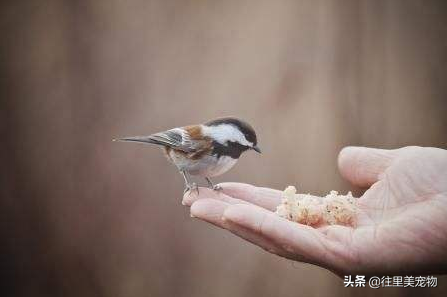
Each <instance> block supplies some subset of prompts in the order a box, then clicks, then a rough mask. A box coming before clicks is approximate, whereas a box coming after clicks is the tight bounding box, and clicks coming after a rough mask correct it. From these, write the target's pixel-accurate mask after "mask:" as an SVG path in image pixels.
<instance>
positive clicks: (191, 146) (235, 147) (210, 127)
mask: <svg viewBox="0 0 447 297" xmlns="http://www.w3.org/2000/svg"><path fill="white" fill-rule="evenodd" d="M115 140H116V141H134V142H139V143H150V144H156V145H160V146H161V147H162V149H163V151H164V153H165V155H166V157H167V159H168V160H169V161H170V162H172V163H173V164H174V165H175V166H177V168H178V170H179V171H180V173H181V174H182V175H183V178H184V180H185V191H184V192H185V193H186V192H187V191H189V190H192V189H196V190H197V191H198V187H197V184H195V183H190V179H189V177H190V175H196V176H201V177H204V178H205V179H206V181H207V182H208V185H209V186H210V187H211V188H212V189H214V190H220V187H219V186H217V185H214V184H213V182H212V181H211V177H215V176H218V175H221V174H223V173H225V172H227V171H228V170H230V168H232V167H233V166H234V165H235V164H236V162H237V160H238V159H239V157H240V156H241V154H242V153H243V152H245V151H247V150H254V151H256V152H258V153H261V150H260V149H259V147H258V146H257V144H258V142H257V138H256V132H255V130H254V129H253V128H252V127H251V126H250V125H249V124H248V123H246V122H244V121H242V120H240V119H237V118H234V117H225V118H219V119H215V120H212V121H209V122H206V123H204V124H199V125H190V126H184V127H179V128H173V129H170V130H167V131H163V132H159V133H155V134H152V135H149V136H133V137H124V138H120V139H114V141H115Z"/></svg>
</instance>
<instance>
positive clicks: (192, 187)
mask: <svg viewBox="0 0 447 297" xmlns="http://www.w3.org/2000/svg"><path fill="white" fill-rule="evenodd" d="M193 190H197V195H199V186H198V185H197V184H196V183H192V184H187V185H186V186H185V190H183V194H186V193H187V192H192V191H193Z"/></svg>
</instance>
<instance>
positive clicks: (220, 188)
mask: <svg viewBox="0 0 447 297" xmlns="http://www.w3.org/2000/svg"><path fill="white" fill-rule="evenodd" d="M213 190H214V191H222V187H221V186H219V185H214V186H213Z"/></svg>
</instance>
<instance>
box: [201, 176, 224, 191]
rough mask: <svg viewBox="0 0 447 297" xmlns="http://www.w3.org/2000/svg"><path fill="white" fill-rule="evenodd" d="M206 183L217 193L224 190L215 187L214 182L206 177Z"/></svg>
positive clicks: (217, 186)
mask: <svg viewBox="0 0 447 297" xmlns="http://www.w3.org/2000/svg"><path fill="white" fill-rule="evenodd" d="M205 179H206V181H207V182H208V185H209V186H210V188H211V189H213V190H215V191H220V190H222V187H221V186H219V185H215V184H213V182H212V181H211V179H210V178H209V177H205Z"/></svg>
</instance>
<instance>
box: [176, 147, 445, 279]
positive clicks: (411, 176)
mask: <svg viewBox="0 0 447 297" xmlns="http://www.w3.org/2000/svg"><path fill="white" fill-rule="evenodd" d="M339 168H340V172H341V174H342V175H343V176H344V177H345V178H346V179H347V180H349V181H350V182H351V183H353V184H354V185H357V186H361V187H370V188H369V189H368V190H367V191H366V192H365V193H364V195H363V196H362V197H360V198H359V199H358V206H359V209H360V213H359V217H358V222H357V225H356V227H355V228H352V227H345V226H338V225H332V226H323V227H320V228H318V229H316V228H312V227H310V226H306V225H301V224H298V223H294V222H290V221H287V220H285V219H283V218H281V217H279V216H277V215H276V214H274V213H273V212H274V211H275V209H276V206H277V205H278V204H279V203H280V201H281V195H282V192H281V191H278V190H273V189H268V188H260V187H255V186H251V185H247V184H238V183H224V184H221V185H220V186H221V187H222V189H223V190H222V191H221V192H215V191H212V190H208V189H200V195H199V196H197V195H196V193H195V192H193V193H187V194H186V195H185V196H184V200H183V202H184V204H186V205H191V215H192V216H195V217H198V218H200V219H203V220H205V221H207V222H210V223H212V224H214V225H217V226H219V227H222V228H225V229H227V230H229V231H231V232H233V233H235V234H236V235H238V236H240V237H242V238H244V239H246V240H248V241H250V242H252V243H254V244H256V245H258V246H260V247H262V248H264V249H265V250H267V251H269V252H272V253H275V254H277V255H280V256H283V257H287V258H290V259H293V260H298V261H303V262H308V263H312V264H316V265H319V266H322V267H325V268H327V269H330V270H332V271H334V272H336V273H337V274H340V275H342V274H353V273H357V274H367V275H368V274H399V273H419V274H420V273H441V272H446V271H447V256H446V252H445V251H446V250H447V151H445V150H442V149H437V148H421V147H406V148H401V149H397V150H379V149H370V148H360V147H348V148H345V149H344V150H342V152H341V153H340V155H339Z"/></svg>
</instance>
